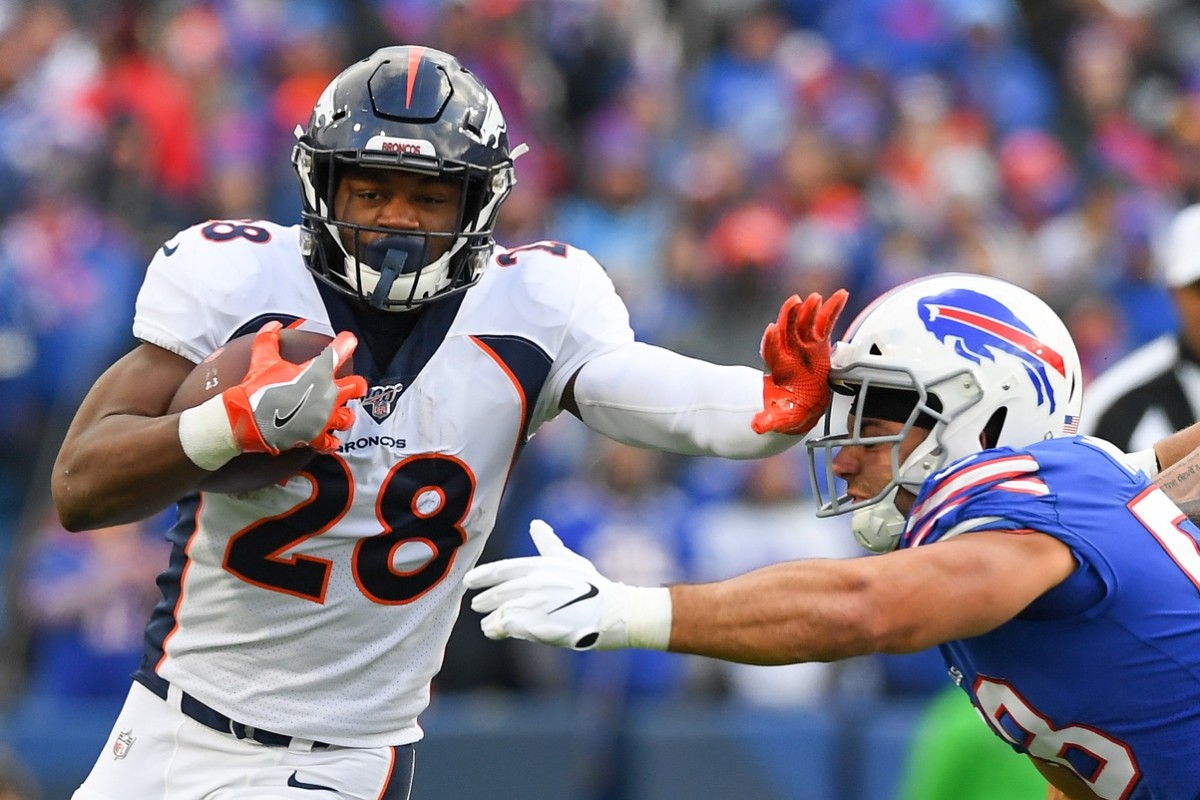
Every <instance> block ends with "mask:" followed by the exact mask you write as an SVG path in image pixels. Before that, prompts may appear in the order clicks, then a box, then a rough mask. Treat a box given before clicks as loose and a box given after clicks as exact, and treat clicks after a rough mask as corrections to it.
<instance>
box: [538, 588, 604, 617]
mask: <svg viewBox="0 0 1200 800" xmlns="http://www.w3.org/2000/svg"><path fill="white" fill-rule="evenodd" d="M598 594H600V590H599V589H597V588H596V585H595V584H593V583H589V584H588V590H587V591H586V592H584V593H583V594H581V595H579V597H576V598H575V599H574V600H568V601H567V602H565V603H563V604H562V605H561V606H559V607H558V608H554V609H551V610H550V613H551V614H553V613H554V612H555V611H562V610H563V609H564V608H566V607H567V606H573V605H575V604H576V603H582V602H583V601H584V600H587V599H588V598H589V597H595V596H596V595H598Z"/></svg>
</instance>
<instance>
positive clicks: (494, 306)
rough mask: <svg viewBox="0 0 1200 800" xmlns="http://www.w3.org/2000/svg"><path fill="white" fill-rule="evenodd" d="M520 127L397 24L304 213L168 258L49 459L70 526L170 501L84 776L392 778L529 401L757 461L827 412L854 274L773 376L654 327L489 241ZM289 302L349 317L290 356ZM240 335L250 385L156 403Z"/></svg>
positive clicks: (307, 325)
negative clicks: (641, 338) (144, 598)
mask: <svg viewBox="0 0 1200 800" xmlns="http://www.w3.org/2000/svg"><path fill="white" fill-rule="evenodd" d="M522 149H523V148H522V147H521V146H510V144H509V141H508V132H507V128H506V125H505V120H504V116H503V114H502V113H501V111H500V109H499V107H498V106H497V104H496V101H495V98H494V97H493V96H492V94H491V92H489V91H488V89H487V88H486V87H485V86H484V85H483V84H482V83H481V82H480V81H479V79H478V78H477V77H476V76H475V75H473V74H472V73H471V72H470V71H469V70H467V69H465V68H464V67H463V66H462V65H461V64H460V63H459V62H458V61H457V60H456V59H455V58H454V57H453V56H451V55H448V54H446V53H442V52H439V51H437V50H433V49H430V48H426V47H418V46H404V47H389V48H384V49H382V50H379V51H378V52H376V53H374V54H373V55H371V56H370V57H368V58H365V59H363V60H361V61H359V62H357V63H355V64H353V65H351V66H350V67H348V68H347V69H346V70H344V71H343V72H342V73H341V74H340V75H338V76H337V77H336V78H335V79H334V80H333V82H332V83H330V84H329V86H328V87H327V88H326V89H325V90H324V92H323V93H322V94H321V96H320V98H319V99H318V101H317V103H316V105H315V107H314V108H313V112H312V115H311V118H310V120H309V121H308V124H307V125H305V126H298V128H297V142H296V145H295V148H294V150H293V154H292V163H293V167H294V169H295V173H296V177H297V180H298V183H299V187H300V191H301V198H302V201H303V205H302V222H301V223H300V224H296V225H281V224H277V223H273V222H270V221H266V220H210V221H207V222H203V223H200V224H198V225H195V226H193V227H191V228H188V229H186V230H184V231H181V232H180V233H178V234H177V235H176V236H174V237H172V239H171V241H169V242H167V243H166V244H165V245H164V246H163V247H162V249H161V250H160V251H159V252H158V253H157V254H156V255H155V257H154V259H153V261H152V262H151V263H150V265H149V267H148V269H147V273H146V278H145V281H144V283H143V285H142V288H141V291H140V293H139V296H138V301H137V309H136V313H135V316H134V320H133V332H134V335H135V336H136V337H137V339H139V340H140V343H139V344H138V346H137V347H136V348H135V349H133V350H132V351H131V352H130V353H129V354H128V355H126V356H125V357H123V358H122V359H120V360H119V361H118V362H117V363H116V364H115V365H113V366H112V367H111V368H110V369H109V370H108V371H107V372H106V373H105V374H104V375H103V376H101V377H100V379H99V380H98V381H97V382H96V384H95V385H94V386H93V388H92V389H91V391H90V392H89V394H88V396H87V398H86V399H85V400H84V401H83V404H82V406H81V407H80V409H79V411H78V412H77V414H76V416H75V419H74V421H73V422H72V424H71V427H70V430H69V431H68V432H67V435H66V439H65V441H64V442H63V445H62V448H61V450H60V452H59V457H58V461H57V463H56V465H55V468H54V474H53V478H52V488H53V491H54V498H55V502H56V505H57V508H58V511H59V515H60V517H61V519H62V522H63V524H64V525H65V526H66V527H67V528H68V529H70V530H85V529H91V528H97V527H105V526H110V525H113V524H116V523H119V522H123V521H128V520H133V519H138V518H141V517H146V516H149V515H151V514H154V513H157V512H159V511H160V510H162V509H164V508H166V507H168V506H170V505H172V504H176V505H177V509H178V510H177V513H176V519H177V521H176V523H175V525H174V526H173V527H172V528H171V530H170V532H169V533H168V538H169V540H170V541H171V544H172V547H173V550H172V555H171V558H170V561H169V563H168V564H166V565H165V566H164V570H163V572H162V574H161V575H160V576H159V578H158V585H159V587H160V589H161V592H162V599H161V601H160V602H159V604H158V606H157V607H156V608H155V610H154V612H153V615H152V617H151V619H150V621H149V622H148V623H147V626H146V635H145V652H144V656H143V660H142V663H141V666H140V667H139V668H138V669H137V671H136V673H135V674H134V683H133V686H132V687H131V690H130V693H129V695H128V699H127V701H126V704H125V707H124V708H123V709H122V711H121V713H120V716H119V717H118V719H117V721H116V724H115V726H114V728H113V730H112V733H111V735H110V739H109V741H108V743H107V745H106V746H105V748H104V751H103V754H102V755H101V756H100V758H99V759H98V760H97V762H96V765H95V767H94V768H93V770H92V773H91V774H90V776H89V777H88V779H87V780H86V781H85V783H84V784H83V786H82V787H80V789H79V790H78V791H77V793H76V794H75V798H76V800H117V798H120V799H121V800H160V799H161V798H163V797H217V796H221V797H255V798H263V797H273V798H309V797H311V796H312V795H313V793H314V792H317V793H318V794H319V793H321V792H326V793H336V794H337V796H338V797H344V798H389V800H402V799H403V798H405V797H407V796H408V793H409V787H410V785H411V780H412V764H413V746H414V744H415V743H416V742H417V741H418V740H420V738H421V737H422V730H421V727H420V725H419V724H418V716H419V715H420V714H421V712H422V711H423V710H424V709H425V707H426V706H427V705H428V703H429V695H430V681H431V680H432V678H433V677H434V675H436V674H437V672H438V670H439V668H440V667H441V664H442V658H443V653H444V651H445V646H446V642H447V640H448V638H449V636H450V632H451V629H452V626H453V624H454V620H455V617H456V616H457V614H458V609H459V606H460V602H461V599H462V596H463V594H464V592H465V588H464V586H463V582H462V578H463V575H464V574H465V573H466V571H467V570H468V569H469V568H470V567H471V566H473V565H474V564H475V562H476V561H477V560H478V559H479V555H480V553H481V552H482V549H483V546H484V543H485V542H486V540H487V537H488V535H489V533H490V532H491V528H492V525H493V524H494V522H495V519H496V515H497V510H498V508H499V505H500V499H501V497H502V496H503V494H504V490H505V485H506V483H507V481H508V478H509V475H510V474H511V473H512V464H513V460H514V459H515V458H516V457H517V456H518V455H519V454H520V453H521V452H522V451H523V449H524V446H525V444H526V442H527V441H528V439H529V437H530V436H532V435H533V434H534V432H535V431H536V430H537V429H538V428H539V426H540V425H541V424H542V423H544V422H546V421H547V420H549V419H551V418H553V417H555V416H557V415H558V414H560V413H561V412H562V411H567V412H569V413H571V414H573V415H575V416H577V417H579V418H580V419H581V420H582V421H583V422H584V423H585V424H586V425H588V426H589V427H590V428H592V429H593V430H595V431H598V432H600V433H602V434H606V435H608V436H610V437H612V438H615V439H617V440H619V441H622V442H624V443H626V444H632V445H639V446H643V447H652V448H660V449H664V450H670V451H673V452H678V453H692V454H704V455H713V456H725V457H731V458H756V457H761V456H766V455H770V454H773V453H777V452H780V451H782V450H784V449H786V448H788V447H790V446H792V445H793V444H795V443H796V442H798V441H800V437H799V436H798V434H801V433H804V432H806V431H807V430H808V429H809V428H811V427H812V426H813V424H815V422H816V421H817V419H819V418H820V416H821V415H822V413H823V412H824V407H825V404H826V402H827V399H828V395H829V386H828V382H827V374H828V365H829V346H830V345H829V334H830V331H831V329H832V327H833V324H834V322H835V320H836V319H837V316H838V312H839V311H840V310H841V308H842V305H843V304H844V302H845V292H837V293H835V294H834V295H833V296H832V297H830V298H828V299H827V300H825V299H823V298H821V297H820V296H819V295H816V294H813V295H810V296H809V297H808V298H807V299H805V300H801V299H800V298H799V297H793V298H789V299H788V300H787V301H786V302H785V304H784V306H783V308H782V309H781V311H780V316H779V318H778V321H777V322H776V323H773V324H772V325H770V326H769V329H768V331H767V333H766V335H765V336H764V339H763V345H762V355H763V358H764V359H765V361H766V363H767V367H768V372H767V373H766V374H764V373H763V372H762V371H760V370H759V369H755V368H752V367H746V366H720V365H716V364H710V363H707V362H703V361H698V360H696V359H690V358H685V357H684V356H682V355H679V354H677V353H673V352H671V351H668V350H664V349H662V348H658V347H653V346H650V345H648V344H645V343H640V342H637V341H635V339H634V333H633V330H632V329H631V328H630V325H629V316H628V313H627V311H626V309H625V305H624V303H623V302H622V301H621V299H620V298H619V297H618V295H617V293H616V291H615V289H614V287H613V284H612V281H611V280H609V278H608V276H607V275H606V273H605V272H604V270H603V269H602V267H601V266H600V265H599V264H598V263H597V262H596V260H595V259H593V258H592V257H591V256H590V255H588V254H587V253H586V252H583V251H581V250H579V249H577V248H574V247H572V246H570V245H569V244H564V243H560V242H548V241H547V242H534V243H529V244H523V245H520V246H512V247H507V248H506V247H503V246H500V245H498V244H497V243H496V242H495V241H494V239H493V229H494V224H495V221H496V218H497V214H498V212H499V210H500V207H501V205H502V204H503V202H504V200H505V198H506V197H507V196H508V194H509V191H510V190H511V189H512V187H513V184H514V181H515V176H516V171H515V167H514V161H515V159H516V158H517V156H519V155H520V153H521V151H522ZM281 326H286V327H289V328H297V329H299V330H304V331H310V332H313V333H318V334H323V335H325V336H327V337H330V338H332V339H333V343H332V344H331V345H330V346H329V347H328V348H327V349H326V350H325V351H324V352H323V353H321V354H320V355H318V356H317V357H315V358H313V359H311V360H309V361H306V362H305V363H302V364H293V363H290V362H288V361H286V360H284V359H282V358H281V357H280V354H279V344H280V338H281V333H280V329H281ZM250 334H254V335H255V339H254V349H253V358H252V361H251V368H250V369H249V371H248V372H247V373H246V375H245V377H244V378H243V379H242V380H241V382H240V383H239V384H237V385H234V386H228V387H227V388H224V391H222V392H221V393H220V394H216V395H214V396H212V397H211V398H208V399H205V400H203V401H202V402H198V403H194V404H192V406H191V407H188V408H186V409H185V410H183V411H181V412H174V411H172V410H171V409H172V401H173V399H174V397H175V395H176V394H177V390H178V389H179V388H180V386H181V385H182V384H183V383H184V381H185V379H186V378H187V377H188V376H189V375H191V374H192V373H193V372H194V370H195V369H196V364H197V363H198V362H201V361H202V360H204V359H205V358H207V357H208V356H209V355H210V354H212V353H214V352H216V351H217V350H219V349H221V348H222V347H224V346H225V345H226V344H227V343H229V342H230V341H231V340H233V339H235V338H239V337H242V336H246V335H250ZM351 359H352V360H353V373H354V374H353V375H352V376H344V377H338V369H339V367H340V366H341V365H342V364H345V363H346V362H348V361H350V360H351ZM206 369H207V368H206ZM208 374H209V373H207V372H204V373H201V375H204V376H207V375H208ZM217 388H221V387H217ZM297 446H309V447H311V449H312V450H313V451H315V454H314V455H313V457H312V459H311V460H310V461H308V462H307V464H306V465H305V466H304V467H303V469H302V471H300V472H298V473H295V474H292V475H290V476H286V477H284V479H282V480H279V479H278V476H276V477H273V478H272V480H270V481H267V482H265V483H263V484H262V485H255V486H253V487H247V490H245V491H239V492H236V493H228V492H218V491H208V490H206V489H205V487H206V485H209V484H207V483H206V481H208V480H209V478H210V476H211V475H212V474H213V473H214V472H217V471H219V470H222V469H226V468H227V466H228V467H229V468H232V467H233V466H235V465H236V464H245V463H246V461H244V460H238V457H239V456H241V455H242V454H245V453H253V454H263V453H272V454H277V453H279V452H280V451H283V450H288V449H290V448H294V447H297ZM275 463H276V464H277V463H278V462H275ZM226 474H228V473H226ZM258 477H261V476H258ZM330 796H331V795H330Z"/></svg>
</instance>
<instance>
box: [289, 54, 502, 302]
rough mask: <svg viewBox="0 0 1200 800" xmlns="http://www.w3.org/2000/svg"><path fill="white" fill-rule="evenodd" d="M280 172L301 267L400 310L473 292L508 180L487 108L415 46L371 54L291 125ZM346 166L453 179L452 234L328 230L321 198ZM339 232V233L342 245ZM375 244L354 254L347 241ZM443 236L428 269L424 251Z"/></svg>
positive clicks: (450, 63)
mask: <svg viewBox="0 0 1200 800" xmlns="http://www.w3.org/2000/svg"><path fill="white" fill-rule="evenodd" d="M296 137H297V140H298V141H297V143H296V146H295V147H294V148H293V150H292V166H293V169H294V170H295V173H296V177H297V178H298V179H299V181H300V189H301V194H302V195H303V199H304V209H303V212H302V215H301V216H302V218H303V230H304V241H303V250H304V256H305V261H306V263H307V264H308V267H309V269H310V270H312V272H313V273H314V274H316V275H317V277H319V278H320V279H322V280H323V281H324V282H325V283H327V284H328V285H330V286H332V287H333V288H335V289H337V290H338V291H340V292H342V293H344V294H348V295H350V296H353V297H362V298H365V299H366V300H367V302H369V303H370V304H371V305H373V306H375V307H377V308H384V309H390V310H398V311H404V310H408V309H411V308H414V307H416V306H418V305H421V304H423V303H428V302H430V301H433V300H438V299H441V298H443V297H446V296H448V295H450V294H454V293H457V292H460V291H463V290H464V289H467V288H468V287H470V286H472V285H473V284H475V283H476V282H477V281H478V280H479V278H480V276H481V275H482V274H483V269H484V267H485V266H486V264H487V262H488V259H489V258H490V257H491V253H492V249H493V247H494V245H495V242H494V241H493V239H492V230H493V226H494V224H495V220H496V215H497V213H498V212H499V210H500V205H501V203H503V202H504V199H505V198H506V197H508V194H509V192H510V191H511V190H512V187H513V184H514V183H515V182H516V180H515V177H514V173H513V159H514V158H515V157H516V156H517V155H520V153H521V152H523V151H524V149H525V148H524V146H523V145H521V146H519V147H514V148H512V149H511V150H510V149H509V144H508V132H507V126H506V124H505V121H504V115H503V114H502V113H501V111H500V107H499V105H498V104H497V103H496V99H495V98H494V97H493V96H492V93H491V92H490V91H488V89H487V87H486V86H484V85H483V84H482V83H481V82H480V81H479V79H478V78H476V77H475V75H473V74H472V73H471V72H470V71H469V70H467V69H466V68H465V67H463V66H462V65H461V64H460V63H459V62H458V60H457V59H456V58H454V56H451V55H449V54H447V53H443V52H441V51H439V50H434V49H432V48H428V47H419V46H396V47H384V48H381V49H379V50H377V51H375V53H373V54H372V55H371V56H369V57H367V58H364V59H363V60H361V61H359V62H357V63H355V64H352V65H351V66H349V67H347V68H346V69H345V70H343V71H342V73H341V74H340V75H338V76H337V77H336V78H334V79H333V81H332V82H331V83H330V84H329V85H328V86H327V87H326V88H325V90H324V91H323V92H322V93H321V96H320V98H319V99H318V100H317V103H316V106H315V107H314V108H313V112H312V116H311V118H310V119H309V122H308V126H307V127H297V128H296ZM351 166H357V167H369V168H373V169H400V170H408V171H413V172H418V173H421V174H424V175H434V176H438V177H441V178H448V179H452V180H458V181H461V182H462V184H463V191H462V196H461V201H460V205H459V211H458V219H457V223H456V225H455V228H454V230H450V231H429V232H423V231H413V230H393V229H389V228H370V227H366V226H359V225H352V224H349V223H347V222H343V221H339V220H337V219H335V218H334V215H333V199H334V195H335V192H336V191H337V186H338V181H339V180H340V177H341V174H342V172H343V171H344V170H345V169H346V168H347V167H351ZM339 231H345V232H348V233H349V235H350V237H351V240H352V241H354V245H353V246H352V247H349V248H347V247H346V246H345V245H344V244H343V240H342V237H341V236H340V235H339ZM365 231H376V232H382V233H384V234H385V236H384V237H382V238H380V239H378V240H377V241H375V242H373V243H371V244H370V245H367V246H363V245H360V244H359V237H360V236H361V234H362V233H363V232H365ZM435 239H443V240H444V239H450V240H451V245H450V248H449V250H448V251H447V252H446V253H445V254H444V255H442V256H441V257H439V258H437V259H435V260H433V261H432V262H431V263H427V262H429V252H430V243H431V241H433V240H435Z"/></svg>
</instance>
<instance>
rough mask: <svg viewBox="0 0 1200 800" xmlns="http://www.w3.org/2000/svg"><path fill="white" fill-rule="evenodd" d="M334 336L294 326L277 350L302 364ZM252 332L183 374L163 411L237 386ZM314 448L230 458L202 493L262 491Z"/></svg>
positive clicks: (348, 369)
mask: <svg viewBox="0 0 1200 800" xmlns="http://www.w3.org/2000/svg"><path fill="white" fill-rule="evenodd" d="M331 341H333V339H332V338H331V337H329V336H326V335H325V334H323V333H314V332H312V331H302V330H292V329H288V328H285V329H283V330H282V331H280V332H279V354H280V355H281V356H283V358H284V359H286V360H287V361H291V362H292V363H293V364H302V363H304V362H305V361H308V360H309V359H310V358H313V357H314V356H316V355H317V354H319V353H320V352H321V351H322V350H324V349H325V347H326V346H327V345H328V344H329V343H330V342H331ZM253 343H254V334H253V333H250V334H246V335H245V336H239V337H238V338H236V339H232V340H230V341H229V342H228V343H227V344H226V345H225V346H224V347H221V348H218V349H217V350H216V351H214V352H213V353H212V355H210V356H209V357H208V358H206V359H204V360H203V361H201V362H200V363H199V364H197V365H196V368H195V369H193V370H192V371H191V373H189V374H188V376H187V377H186V378H184V380H183V383H182V384H180V386H179V389H178V390H177V391H176V392H175V397H174V398H173V399H172V400H171V405H170V406H169V407H168V409H167V412H168V413H171V414H176V413H178V412H180V411H183V410H184V409H187V408H192V407H193V406H198V405H200V404H201V403H203V402H204V401H205V400H207V399H208V398H210V397H213V396H214V395H218V394H220V393H221V392H223V391H225V390H226V389H228V388H230V387H232V386H237V385H238V384H239V383H241V381H242V378H244V377H245V376H246V370H248V369H249V368H250V350H251V347H252V346H253ZM351 371H352V370H351V365H350V362H349V361H348V362H346V364H345V366H343V367H342V369H340V370H338V377H345V376H347V375H349V374H350V373H351ZM314 455H316V452H315V451H314V450H312V449H310V448H308V447H297V448H295V449H293V450H285V451H283V452H282V453H280V454H279V455H277V456H273V455H271V454H270V453H245V454H243V455H240V456H237V457H235V458H233V459H232V460H230V461H229V463H227V464H226V465H225V466H223V467H221V468H220V469H218V470H217V471H215V472H213V473H212V474H211V475H209V476H208V477H206V478H205V479H204V480H203V481H202V482H201V483H200V489H201V490H203V491H206V492H220V493H225V494H234V493H237V492H249V491H253V490H255V489H262V488H265V487H267V486H270V485H272V484H275V483H279V482H281V481H283V480H285V479H287V478H289V477H291V476H292V475H295V474H296V473H297V472H299V471H300V470H301V469H303V468H304V466H305V465H306V464H308V462H309V461H310V460H312V457H313V456H314Z"/></svg>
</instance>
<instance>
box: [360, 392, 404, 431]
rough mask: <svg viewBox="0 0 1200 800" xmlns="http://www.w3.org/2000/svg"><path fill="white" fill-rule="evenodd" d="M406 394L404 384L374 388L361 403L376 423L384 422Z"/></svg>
mask: <svg viewBox="0 0 1200 800" xmlns="http://www.w3.org/2000/svg"><path fill="white" fill-rule="evenodd" d="M403 393H404V384H403V383H393V384H390V385H388V386H372V387H371V388H370V389H369V390H368V391H367V396H366V397H364V398H363V399H362V400H360V401H359V402H360V403H362V406H363V408H365V409H366V410H367V413H368V414H370V415H371V416H372V417H374V418H375V421H376V422H383V421H384V420H385V419H387V418H388V416H389V415H390V414H391V413H392V410H393V409H394V408H395V407H396V400H397V399H398V398H399V397H400V395H401V394H403Z"/></svg>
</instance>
